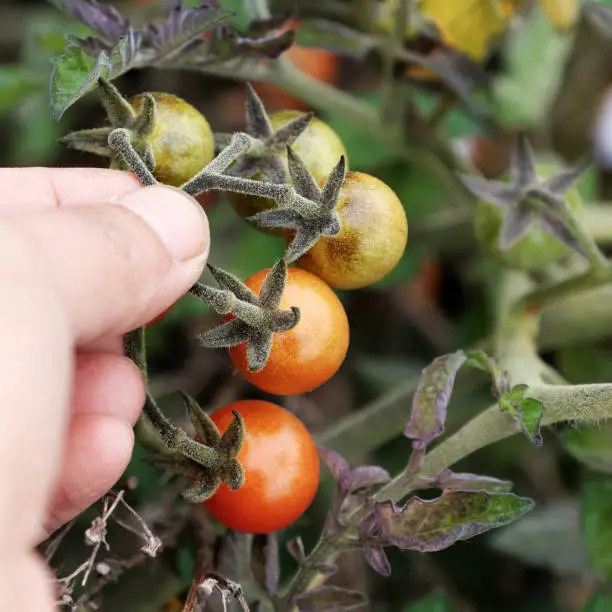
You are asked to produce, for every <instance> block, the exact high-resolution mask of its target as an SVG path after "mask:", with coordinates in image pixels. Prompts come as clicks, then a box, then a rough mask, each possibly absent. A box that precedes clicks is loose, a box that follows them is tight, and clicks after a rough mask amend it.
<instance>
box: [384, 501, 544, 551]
mask: <svg viewBox="0 0 612 612" xmlns="http://www.w3.org/2000/svg"><path fill="white" fill-rule="evenodd" d="M533 506H534V502H533V501H532V500H531V499H527V498H525V497H518V496H517V495H514V494H513V493H488V492H486V491H447V492H444V493H443V494H442V495H441V496H440V497H438V498H436V499H431V500H423V499H421V498H420V497H416V496H415V497H412V498H411V499H410V500H408V502H407V503H406V505H405V506H404V507H398V506H396V505H395V504H393V502H390V501H386V502H381V503H377V504H376V507H375V512H376V517H377V520H378V525H377V535H378V537H380V538H381V539H382V540H384V541H387V542H388V543H389V544H390V545H393V546H397V547H398V548H401V549H405V550H418V551H421V552H435V551H438V550H443V549H445V548H448V547H449V546H452V545H453V544H454V543H455V542H457V541H459V540H467V539H469V538H472V537H474V536H476V535H480V534H482V533H485V532H486V531H489V530H491V529H495V528H497V527H501V526H503V525H507V524H509V523H511V522H513V521H515V520H516V519H517V518H519V517H520V516H522V515H523V514H525V513H527V512H529V511H530V510H531V509H532V508H533Z"/></svg>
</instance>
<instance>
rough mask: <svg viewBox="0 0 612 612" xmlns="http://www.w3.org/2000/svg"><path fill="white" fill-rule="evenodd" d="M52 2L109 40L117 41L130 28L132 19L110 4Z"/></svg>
mask: <svg viewBox="0 0 612 612" xmlns="http://www.w3.org/2000/svg"><path fill="white" fill-rule="evenodd" d="M51 3H52V4H54V5H55V6H56V7H57V8H58V9H60V10H61V11H63V12H65V13H67V14H68V15H70V16H71V17H74V19H76V20H77V21H80V22H81V23H84V24H85V25H87V26H89V27H90V28H91V29H92V30H94V31H95V32H96V33H97V34H99V35H100V36H102V37H104V38H105V39H106V40H108V41H112V42H116V41H117V40H119V39H120V38H122V37H123V36H125V35H126V34H127V33H128V32H129V30H130V20H129V19H127V18H125V17H123V16H122V15H121V13H120V12H119V11H118V10H117V9H116V8H115V7H113V6H111V5H110V4H106V3H103V2H97V1H96V0H51Z"/></svg>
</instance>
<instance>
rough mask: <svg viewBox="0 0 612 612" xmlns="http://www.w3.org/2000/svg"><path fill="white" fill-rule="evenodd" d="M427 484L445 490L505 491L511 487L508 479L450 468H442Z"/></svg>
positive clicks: (511, 484)
mask: <svg viewBox="0 0 612 612" xmlns="http://www.w3.org/2000/svg"><path fill="white" fill-rule="evenodd" d="M429 485H430V486H432V487H436V488H439V489H443V490H446V491H490V492H499V493H507V492H508V491H511V490H512V487H513V483H512V482H511V481H509V480H499V479H498V478H493V477H491V476H480V475H479V474H468V473H456V472H453V471H452V470H443V471H442V472H440V473H439V474H438V475H437V476H436V477H435V478H434V479H433V480H432V481H431V482H430V483H429Z"/></svg>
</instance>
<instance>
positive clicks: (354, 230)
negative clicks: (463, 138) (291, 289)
mask: <svg viewBox="0 0 612 612" xmlns="http://www.w3.org/2000/svg"><path fill="white" fill-rule="evenodd" d="M336 211H337V213H338V215H339V217H340V226H341V230H340V232H339V233H338V234H337V235H335V236H321V237H320V238H319V240H318V241H317V242H316V244H315V245H314V246H313V247H312V248H311V249H310V250H309V251H308V252H307V253H306V254H305V255H303V256H302V257H300V259H298V265H299V266H300V267H301V268H303V269H304V270H308V271H309V272H312V273H313V274H316V275H317V276H318V277H320V278H321V279H323V280H324V281H325V282H326V283H328V284H329V285H330V286H331V287H334V288H336V289H358V288H360V287H367V286H368V285H371V284H373V283H375V282H376V281H378V280H380V279H381V278H383V277H384V276H385V275H387V274H388V273H389V272H390V271H391V270H392V269H393V268H394V267H395V265H396V264H397V262H398V261H399V259H400V257H401V256H402V254H403V253H404V249H405V248H406V242H407V240H408V220H407V219H406V213H405V211H404V207H403V206H402V203H401V202H400V200H399V198H398V197H397V195H395V193H394V192H393V190H392V189H391V188H390V187H389V186H388V185H387V184H386V183H384V182H383V181H381V180H380V179H377V178H376V177H374V176H371V175H369V174H364V173H362V172H348V173H347V174H346V177H345V179H344V183H343V185H342V188H341V190H340V195H339V198H338V204H337V205H336ZM288 236H291V234H290V233H288Z"/></svg>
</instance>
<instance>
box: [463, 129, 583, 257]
mask: <svg viewBox="0 0 612 612" xmlns="http://www.w3.org/2000/svg"><path fill="white" fill-rule="evenodd" d="M588 167H589V164H579V165H577V166H575V167H573V168H569V169H566V170H562V171H561V172H559V173H557V174H556V175H554V176H552V177H551V178H548V179H546V180H543V179H541V178H540V177H539V176H538V172H537V168H536V161H535V156H534V153H533V150H532V148H531V145H530V144H529V142H528V141H527V138H526V137H525V136H524V135H523V134H521V135H519V136H518V138H517V144H516V149H515V151H514V155H513V159H512V164H511V167H510V177H511V180H510V181H509V182H504V181H499V180H488V179H485V178H483V177H480V176H475V175H471V174H463V173H462V174H460V175H459V178H460V179H461V181H462V182H463V184H464V185H465V186H466V187H467V188H468V190H469V191H471V192H472V194H474V195H475V196H477V197H478V198H480V199H482V200H483V201H485V202H488V203H489V204H492V205H494V206H496V207H499V208H502V209H504V210H506V215H505V218H504V221H503V225H502V228H501V232H500V238H499V249H500V250H502V251H507V250H509V249H510V248H511V247H513V246H514V245H515V244H516V243H517V242H518V241H519V240H520V239H521V238H523V237H524V236H525V235H526V234H527V232H528V231H529V230H530V228H531V227H532V226H533V225H536V224H537V225H539V226H540V227H541V228H542V229H543V230H544V231H545V232H546V233H548V234H550V235H551V236H553V237H555V238H557V239H558V240H560V241H561V242H562V243H564V244H566V245H567V246H569V247H570V248H571V249H573V250H574V251H577V252H578V253H580V254H581V255H586V254H585V252H584V250H583V249H582V247H581V246H580V244H579V242H578V240H577V239H576V236H575V235H574V231H573V228H572V227H571V216H572V213H571V212H570V211H569V207H568V204H567V202H566V200H565V194H566V192H567V191H568V190H569V189H570V188H571V187H572V186H573V185H574V183H575V182H576V181H577V180H578V179H579V178H580V176H581V175H582V174H583V173H584V172H585V170H587V169H588Z"/></svg>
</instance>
